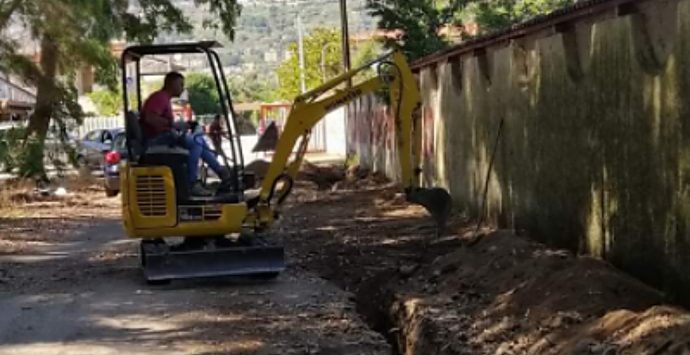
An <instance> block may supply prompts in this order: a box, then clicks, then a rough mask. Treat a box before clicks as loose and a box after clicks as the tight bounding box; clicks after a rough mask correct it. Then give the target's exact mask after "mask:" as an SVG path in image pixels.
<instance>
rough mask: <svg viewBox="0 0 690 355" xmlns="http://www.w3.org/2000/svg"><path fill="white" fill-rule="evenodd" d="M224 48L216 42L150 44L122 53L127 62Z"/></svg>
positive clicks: (134, 47)
mask: <svg viewBox="0 0 690 355" xmlns="http://www.w3.org/2000/svg"><path fill="white" fill-rule="evenodd" d="M221 47H223V46H222V45H221V44H220V43H218V42H216V41H200V42H185V43H170V44H148V45H137V46H131V47H127V48H126V49H125V51H124V52H123V53H122V58H123V59H125V60H137V59H139V58H141V57H144V56H147V55H160V54H178V53H180V54H190V53H206V52H208V51H210V50H212V49H213V48H221Z"/></svg>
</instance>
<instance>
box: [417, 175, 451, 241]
mask: <svg viewBox="0 0 690 355" xmlns="http://www.w3.org/2000/svg"><path fill="white" fill-rule="evenodd" d="M407 201H409V202H412V203H416V204H418V205H421V206H423V207H424V208H425V209H426V210H427V211H428V212H429V214H431V216H432V217H433V219H434V221H436V225H437V227H438V231H437V232H438V234H439V235H440V234H442V233H443V232H444V231H445V228H446V222H447V221H448V218H449V217H450V212H451V208H452V207H453V199H452V198H451V196H450V194H449V193H448V191H446V189H442V188H440V187H433V188H421V187H419V188H415V189H413V190H411V191H408V192H407Z"/></svg>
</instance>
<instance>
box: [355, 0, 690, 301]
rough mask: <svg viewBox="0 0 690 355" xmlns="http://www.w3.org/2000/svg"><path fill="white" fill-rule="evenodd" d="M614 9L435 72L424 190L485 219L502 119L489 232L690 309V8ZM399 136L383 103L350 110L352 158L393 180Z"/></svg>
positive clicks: (449, 62)
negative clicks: (515, 236)
mask: <svg viewBox="0 0 690 355" xmlns="http://www.w3.org/2000/svg"><path fill="white" fill-rule="evenodd" d="M597 3H599V4H601V3H605V2H601V1H598V2H597ZM610 3H618V4H619V5H617V6H615V7H611V9H608V10H606V11H599V12H592V14H590V15H587V16H580V17H577V18H575V19H570V20H568V21H567V22H566V21H564V22H563V23H559V24H556V25H554V26H549V27H544V26H542V27H539V26H535V27H534V28H535V29H534V30H533V31H525V33H524V34H523V35H520V36H517V35H516V36H514V37H513V38H510V39H509V40H503V41H494V42H491V41H488V42H487V44H486V45H484V46H483V47H479V48H474V49H473V50H472V51H471V52H469V53H468V52H467V51H465V52H463V51H461V50H460V51H458V53H459V54H457V55H455V56H448V57H447V58H443V59H441V60H438V61H426V62H425V63H424V65H423V66H422V67H420V68H419V81H420V87H421V89H422V91H423V96H424V107H423V111H422V128H423V130H424V144H423V155H424V167H423V177H424V181H425V183H426V184H429V185H440V186H444V187H447V188H448V189H449V190H450V192H451V194H452V195H453V196H454V198H455V200H456V203H457V207H458V208H459V209H460V210H462V211H466V212H468V213H470V214H471V215H474V216H476V215H477V214H478V212H479V208H480V206H481V192H482V188H483V184H484V179H485V175H486V170H487V166H488V162H489V158H490V154H491V148H492V146H493V142H494V140H495V139H496V134H497V131H498V127H499V123H500V121H501V120H504V124H505V125H504V128H503V132H502V136H501V138H500V144H499V150H498V156H497V160H496V164H495V167H494V171H493V173H492V175H491V179H490V189H489V201H488V214H489V216H490V220H491V221H493V222H494V223H496V224H498V225H499V226H501V227H510V228H514V229H515V230H517V231H518V232H520V231H523V230H524V231H527V232H528V233H529V234H530V235H532V236H535V237H537V238H539V239H541V240H542V241H545V242H547V243H549V244H551V245H555V246H559V247H565V248H568V249H571V250H576V251H579V252H580V253H583V254H590V255H594V256H597V257H602V258H605V259H608V260H610V261H611V262H613V263H614V264H616V265H617V266H619V267H621V268H622V269H624V270H626V271H629V272H630V273H632V274H633V275H636V276H637V277H639V278H641V279H643V280H644V281H647V282H650V283H652V284H655V285H657V286H661V287H663V288H665V289H666V290H669V291H672V292H673V293H674V294H676V295H677V296H684V297H686V300H688V299H690V298H687V296H690V273H688V272H687V270H690V1H688V0H686V1H671V0H668V1H666V0H658V1H610ZM564 16H565V15H564ZM564 18H565V17H564ZM392 134H393V133H392V120H391V119H390V117H389V115H388V114H387V112H386V109H385V108H384V107H383V106H381V105H380V104H379V103H377V102H376V100H375V99H374V98H372V97H368V98H365V99H362V100H360V101H359V102H357V103H355V104H353V105H351V107H350V110H349V117H348V139H349V144H348V147H349V149H350V151H351V152H353V153H357V154H358V155H359V157H360V160H361V162H362V163H363V164H365V165H368V166H370V167H372V168H374V169H376V170H381V171H386V172H387V173H388V174H389V175H391V176H396V175H397V167H396V162H395V159H396V158H395V155H394V152H393V151H392V149H391V148H392V147H393V145H394V141H393V136H392Z"/></svg>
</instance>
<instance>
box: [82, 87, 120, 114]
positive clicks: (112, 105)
mask: <svg viewBox="0 0 690 355" xmlns="http://www.w3.org/2000/svg"><path fill="white" fill-rule="evenodd" d="M89 98H90V99H91V101H93V104H94V105H95V106H96V109H97V110H98V114H100V115H103V116H115V115H116V114H117V113H118V112H120V110H122V96H121V95H120V93H119V92H116V91H112V90H98V91H94V92H92V93H91V94H89Z"/></svg>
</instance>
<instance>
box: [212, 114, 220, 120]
mask: <svg viewBox="0 0 690 355" xmlns="http://www.w3.org/2000/svg"><path fill="white" fill-rule="evenodd" d="M213 120H214V121H216V122H220V114H216V115H215V116H213Z"/></svg>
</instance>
